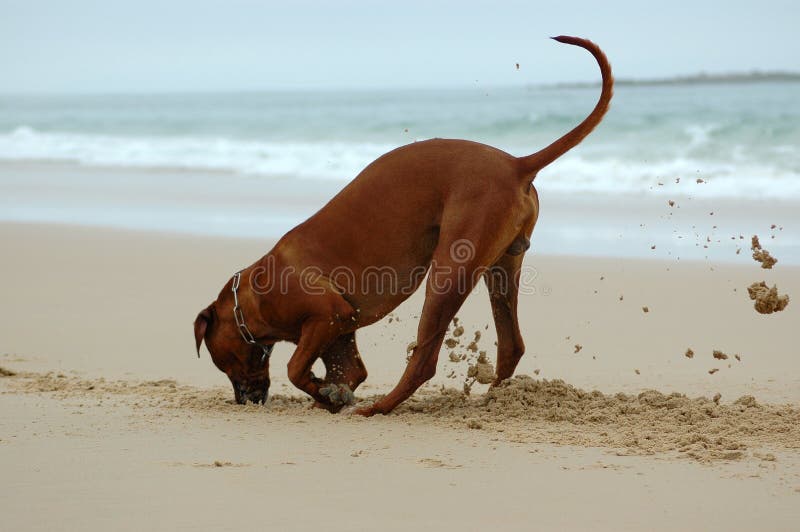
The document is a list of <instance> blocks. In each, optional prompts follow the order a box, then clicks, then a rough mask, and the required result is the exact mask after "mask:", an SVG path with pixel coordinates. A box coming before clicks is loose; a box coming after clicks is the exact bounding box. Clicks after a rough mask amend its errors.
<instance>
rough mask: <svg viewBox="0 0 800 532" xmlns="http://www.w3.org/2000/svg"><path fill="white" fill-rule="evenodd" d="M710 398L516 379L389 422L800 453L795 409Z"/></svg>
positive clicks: (721, 454) (614, 443)
mask: <svg viewBox="0 0 800 532" xmlns="http://www.w3.org/2000/svg"><path fill="white" fill-rule="evenodd" d="M4 383H6V385H5V386H4V389H6V390H8V391H4V392H3V393H47V394H51V395H52V397H54V398H56V399H61V400H67V401H70V403H71V406H78V407H81V406H84V405H87V406H88V405H92V406H106V405H109V406H111V405H116V406H119V405H123V406H127V407H130V408H131V409H132V410H133V412H134V413H135V412H137V411H139V412H141V415H143V416H145V417H148V418H149V417H150V416H154V415H155V416H157V417H159V418H160V417H162V416H170V415H172V416H174V417H176V418H181V419H185V418H191V417H192V416H193V415H196V414H200V415H201V416H202V417H203V418H207V417H208V416H213V415H214V414H218V415H224V416H230V415H231V414H234V413H236V414H239V415H270V416H273V415H274V416H290V417H297V416H309V415H322V414H320V411H319V410H318V409H314V408H312V402H311V400H310V399H309V398H307V397H305V396H302V397H301V396H286V395H271V396H270V398H269V401H268V403H267V405H266V406H262V405H253V404H250V405H246V406H242V405H236V404H235V403H234V402H233V394H232V392H231V391H230V390H229V389H227V388H214V389H200V388H194V387H191V386H184V385H179V384H178V383H176V382H175V381H172V380H161V381H149V382H132V381H106V380H104V379H82V378H79V377H75V376H66V375H63V374H54V373H47V374H40V373H21V374H18V375H17V376H15V377H10V378H8V379H4ZM377 398H378V397H376V396H371V397H367V398H365V400H366V401H374V400H376V399H377ZM715 399H716V400H712V399H708V398H705V397H698V398H694V399H690V398H688V397H686V396H685V395H682V394H677V393H673V394H669V395H665V394H662V393H660V392H657V391H654V390H648V391H644V392H642V393H640V394H638V395H626V394H621V393H620V394H615V395H606V394H603V393H601V392H599V391H592V392H586V391H584V390H581V389H578V388H575V387H574V386H571V385H569V384H567V383H565V382H563V381H560V380H553V381H548V380H537V379H534V378H532V377H529V376H518V377H514V378H513V379H509V380H508V381H506V382H505V383H503V384H502V385H501V386H499V387H496V388H492V389H490V390H489V391H488V392H487V393H486V394H485V395H482V396H469V395H466V394H465V393H463V391H461V390H455V389H452V388H448V389H441V390H427V391H425V390H423V391H420V392H418V393H417V394H416V395H415V396H413V397H412V398H411V399H409V400H408V401H406V402H405V403H403V404H402V405H400V406H399V407H398V408H397V409H396V410H395V412H394V413H393V414H392V415H391V416H390V418H395V417H396V418H398V419H399V420H401V421H402V422H403V423H406V422H409V423H434V424H437V425H444V426H448V427H453V428H455V429H463V428H471V429H481V430H486V431H492V432H496V434H497V436H498V437H503V438H506V439H509V440H511V441H515V442H520V443H554V444H562V445H583V446H591V447H606V448H610V449H614V450H615V451H616V452H617V453H618V454H625V455H628V454H633V455H637V454H638V455H641V454H654V453H677V455H678V456H683V457H688V458H692V459H695V460H701V461H707V460H716V459H728V460H732V459H739V458H742V457H744V456H747V454H748V452H747V451H748V450H751V449H753V448H759V447H766V448H769V449H775V448H793V449H797V448H799V447H800V410H798V409H797V408H796V407H792V406H788V405H785V406H780V405H767V404H760V403H757V402H756V400H755V399H754V398H753V397H752V396H744V397H741V398H739V399H738V400H736V401H734V402H733V403H732V404H724V403H720V401H719V399H720V398H719V397H716V398H715ZM154 410H155V412H154ZM325 415H328V414H325ZM348 419H350V420H351V422H365V423H369V422H370V421H369V420H362V419H361V418H348Z"/></svg>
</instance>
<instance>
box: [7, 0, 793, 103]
mask: <svg viewBox="0 0 800 532" xmlns="http://www.w3.org/2000/svg"><path fill="white" fill-rule="evenodd" d="M799 25H800V2H797V1H796V0H792V1H788V0H760V1H747V2H745V1H738V0H731V1H727V2H721V1H720V2H716V1H715V2H706V1H702V0H695V1H691V2H688V1H682V0H673V1H670V2H659V3H656V2H645V1H642V0H619V1H613V0H609V1H599V0H596V1H586V0H575V1H560V2H552V1H548V2H537V1H534V0H527V1H516V0H515V1H494V2H490V1H470V0H461V1H436V0H428V1H420V0H404V1H393V2H379V1H363V0H358V1H357V0H335V1H329V2H323V1H307V0H297V1H291V0H284V1H282V2H272V1H266V0H264V1H256V0H191V1H189V0H157V1H156V0H135V1H119V0H102V1H99V0H0V72H2V75H0V79H2V81H1V82H0V92H3V93H40V92H46V93H110V92H126V93H139V92H187V91H229V90H232V91H251V90H298V89H300V90H314V89H353V88H363V89H377V88H436V87H465V86H471V85H474V84H480V85H485V86H517V85H527V84H539V83H556V82H569V81H591V80H596V79H597V78H598V73H597V68H596V65H595V64H594V62H593V60H592V59H591V57H590V56H588V54H586V53H580V52H579V51H578V50H576V49H575V48H572V47H569V46H565V45H561V44H558V43H556V42H554V41H551V40H549V39H547V37H549V36H551V35H560V34H566V35H578V36H582V37H587V38H590V39H592V40H594V41H595V42H597V43H598V44H599V45H600V46H601V47H602V48H603V49H604V50H605V52H606V54H607V55H608V57H609V59H610V60H611V63H612V66H613V68H614V72H615V75H616V76H617V77H618V78H653V77H669V76H675V75H683V74H692V73H697V72H701V71H705V72H710V73H716V72H731V71H749V70H753V69H760V70H791V71H800V40H799V39H798V37H797V27H798V26H799ZM515 63H519V64H520V68H519V70H517V69H516V68H515Z"/></svg>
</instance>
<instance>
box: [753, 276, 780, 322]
mask: <svg viewBox="0 0 800 532" xmlns="http://www.w3.org/2000/svg"><path fill="white" fill-rule="evenodd" d="M747 293H748V294H750V299H752V300H753V301H755V303H754V304H753V308H755V309H756V312H758V313H759V314H772V313H773V312H780V311H781V310H783V309H785V308H786V306H787V305H788V304H789V294H784V295H782V296H781V295H778V287H777V285H773V286H772V288H770V287H768V286H767V283H765V282H764V281H761V282H760V283H753V284H751V285H750V286H748V287H747Z"/></svg>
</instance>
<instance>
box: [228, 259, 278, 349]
mask: <svg viewBox="0 0 800 532" xmlns="http://www.w3.org/2000/svg"><path fill="white" fill-rule="evenodd" d="M241 279H242V270H239V271H238V272H236V273H234V274H233V284H232V285H231V291H232V292H233V319H234V320H235V321H236V327H237V328H238V329H239V334H241V335H242V339H243V340H244V341H245V342H246V343H248V344H250V345H257V346H259V347H260V348H261V350H262V351H263V354H262V355H261V363H262V364H263V363H264V362H266V360H267V358H269V356H270V355H271V354H272V348H273V347H274V344H272V345H269V346H267V345H264V344H259V343H258V342H256V338H255V336H253V333H252V332H250V329H249V328H248V327H247V324H246V323H245V322H244V312H242V307H240V306H239V294H238V293H237V291H238V290H239V283H240V282H241Z"/></svg>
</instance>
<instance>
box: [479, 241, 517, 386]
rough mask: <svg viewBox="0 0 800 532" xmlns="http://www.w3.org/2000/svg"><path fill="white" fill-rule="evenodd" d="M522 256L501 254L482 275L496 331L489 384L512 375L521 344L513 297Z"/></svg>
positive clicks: (515, 299)
mask: <svg viewBox="0 0 800 532" xmlns="http://www.w3.org/2000/svg"><path fill="white" fill-rule="evenodd" d="M523 257H524V255H521V254H520V255H515V256H512V255H503V256H502V257H501V258H500V260H499V261H497V263H496V264H495V265H494V266H492V268H491V269H490V271H489V272H488V273H487V274H486V275H485V276H484V280H485V281H486V286H487V287H488V288H489V300H490V301H491V304H492V315H493V316H494V326H495V328H496V330H497V369H496V371H497V377H496V379H495V381H494V384H493V385H497V384H500V383H501V382H502V381H504V380H505V379H507V378H509V377H511V376H512V375H513V374H514V370H515V369H516V367H517V364H518V363H519V360H520V358H522V355H523V354H524V353H525V344H524V342H523V341H522V334H520V331H519V320H518V318H517V297H518V295H519V277H520V270H521V268H522V259H523Z"/></svg>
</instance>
